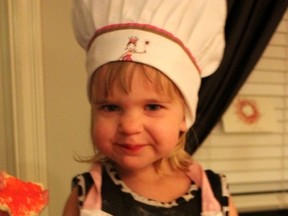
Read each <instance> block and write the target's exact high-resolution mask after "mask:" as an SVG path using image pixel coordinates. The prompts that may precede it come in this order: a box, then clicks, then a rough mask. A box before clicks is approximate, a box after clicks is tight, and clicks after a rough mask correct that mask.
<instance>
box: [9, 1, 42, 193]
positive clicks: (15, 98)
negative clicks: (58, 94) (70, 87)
mask: <svg viewBox="0 0 288 216" xmlns="http://www.w3.org/2000/svg"><path fill="white" fill-rule="evenodd" d="M8 11H9V26H10V29H9V34H10V51H11V56H10V57H11V73H12V74H11V75H12V83H11V85H12V103H13V124H14V131H13V132H14V140H15V156H16V174H17V176H19V177H20V178H22V179H25V180H29V181H37V182H41V183H42V184H43V185H44V186H45V187H47V184H48V178H47V176H48V175H47V159H46V158H47V157H46V138H45V112H44V108H45V107H44V84H43V83H44V80H43V59H42V38H41V37H42V36H41V1H39V0H21V1H19V0H10V1H8Z"/></svg>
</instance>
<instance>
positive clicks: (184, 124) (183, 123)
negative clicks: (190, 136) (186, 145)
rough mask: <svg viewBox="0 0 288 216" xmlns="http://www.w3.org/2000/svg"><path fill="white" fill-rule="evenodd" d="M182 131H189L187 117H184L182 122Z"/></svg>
mask: <svg viewBox="0 0 288 216" xmlns="http://www.w3.org/2000/svg"><path fill="white" fill-rule="evenodd" d="M180 131H181V132H186V131H187V124H186V121H185V118H183V120H182V122H181V125H180Z"/></svg>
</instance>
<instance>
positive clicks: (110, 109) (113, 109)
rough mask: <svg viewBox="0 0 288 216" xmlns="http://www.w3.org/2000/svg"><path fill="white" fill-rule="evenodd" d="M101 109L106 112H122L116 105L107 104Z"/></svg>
mask: <svg viewBox="0 0 288 216" xmlns="http://www.w3.org/2000/svg"><path fill="white" fill-rule="evenodd" d="M100 109H101V110H104V111H106V112H116V111H119V110H120V107H119V106H117V105H115V104H105V105H102V106H101V107H100Z"/></svg>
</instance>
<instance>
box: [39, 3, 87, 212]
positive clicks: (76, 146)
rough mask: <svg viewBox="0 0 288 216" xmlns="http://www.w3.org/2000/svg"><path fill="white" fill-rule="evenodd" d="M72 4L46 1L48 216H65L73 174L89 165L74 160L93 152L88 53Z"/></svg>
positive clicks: (43, 4) (44, 38) (43, 18)
mask: <svg viewBox="0 0 288 216" xmlns="http://www.w3.org/2000/svg"><path fill="white" fill-rule="evenodd" d="M71 6H72V0H64V1H59V0H49V1H42V14H43V15H42V24H43V25H42V26H43V27H42V28H43V32H42V36H43V61H44V82H45V83H44V87H45V88H44V93H45V115H46V116H45V117H46V144H47V159H48V184H49V185H48V187H49V190H50V205H49V215H61V211H62V208H63V204H64V202H65V199H66V198H67V196H68V192H69V190H70V182H71V178H72V176H73V175H75V174H77V173H78V172H81V171H83V170H85V169H86V167H87V165H83V164H79V163H77V162H75V161H74V160H73V155H75V152H77V153H79V154H84V155H87V154H88V153H89V150H90V148H89V147H90V138H89V105H88V102H87V99H86V86H85V85H86V73H85V65H84V55H85V53H84V52H83V51H82V49H80V47H79V46H78V44H77V43H76V41H75V40H74V37H73V34H72V27H71Z"/></svg>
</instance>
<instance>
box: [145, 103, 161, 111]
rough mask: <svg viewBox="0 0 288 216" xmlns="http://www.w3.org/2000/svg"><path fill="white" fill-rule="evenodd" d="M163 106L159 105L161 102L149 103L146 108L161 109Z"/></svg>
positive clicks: (151, 109)
mask: <svg viewBox="0 0 288 216" xmlns="http://www.w3.org/2000/svg"><path fill="white" fill-rule="evenodd" d="M161 108H162V106H161V105H159V104H148V105H147V106H146V109H147V110H150V111H156V110H160V109H161Z"/></svg>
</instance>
